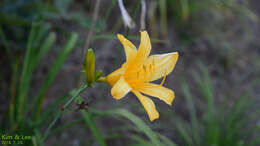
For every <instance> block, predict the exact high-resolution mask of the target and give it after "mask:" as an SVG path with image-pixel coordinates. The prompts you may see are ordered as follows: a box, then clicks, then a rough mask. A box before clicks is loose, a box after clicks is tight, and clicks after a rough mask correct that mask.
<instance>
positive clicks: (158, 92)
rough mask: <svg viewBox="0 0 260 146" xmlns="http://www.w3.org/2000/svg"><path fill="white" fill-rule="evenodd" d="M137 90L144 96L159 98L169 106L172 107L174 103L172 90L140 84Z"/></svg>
mask: <svg viewBox="0 0 260 146" xmlns="http://www.w3.org/2000/svg"><path fill="white" fill-rule="evenodd" d="M135 89H136V90H138V91H140V92H142V93H144V94H147V95H150V96H153V97H157V98H159V99H160V100H163V101H164V102H165V103H167V104H169V105H172V101H173V100H174V97H175V96H174V92H173V91H172V90H171V89H168V88H165V87H163V86H160V85H157V84H153V83H142V84H138V85H137V86H136V88H135Z"/></svg>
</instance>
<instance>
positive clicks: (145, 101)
mask: <svg viewBox="0 0 260 146" xmlns="http://www.w3.org/2000/svg"><path fill="white" fill-rule="evenodd" d="M133 93H134V94H135V95H136V96H137V98H138V99H139V101H140V102H141V104H142V105H143V106H144V109H145V110H146V112H147V113H148V116H149V119H150V121H153V120H155V119H158V118H159V113H158V111H157V110H156V107H155V104H154V102H153V101H152V100H151V99H150V98H148V97H146V96H143V95H142V94H141V93H140V92H138V91H133Z"/></svg>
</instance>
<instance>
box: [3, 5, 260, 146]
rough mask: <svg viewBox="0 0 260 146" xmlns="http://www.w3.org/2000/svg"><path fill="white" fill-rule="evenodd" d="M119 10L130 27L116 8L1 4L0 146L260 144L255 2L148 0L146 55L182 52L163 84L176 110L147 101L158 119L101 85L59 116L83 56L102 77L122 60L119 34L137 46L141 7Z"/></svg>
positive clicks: (259, 12) (259, 30) (258, 9)
mask: <svg viewBox="0 0 260 146" xmlns="http://www.w3.org/2000/svg"><path fill="white" fill-rule="evenodd" d="M123 2H124V5H125V7H126V10H127V11H128V13H129V15H130V16H131V17H132V19H133V22H134V23H135V25H136V27H135V28H131V29H130V28H127V27H125V26H124V22H123V19H122V16H121V13H120V9H119V6H118V1H117V0H95V1H94V0H92V1H91V0H45V1H43V0H1V1H0V52H1V53H0V65H1V72H0V81H1V82H0V89H1V90H0V121H1V123H0V126H1V128H0V130H1V131H0V134H1V138H2V139H1V144H2V145H7V144H6V143H4V142H6V141H8V140H6V139H5V140H4V139H3V135H16V134H17V135H20V136H30V138H29V139H28V140H21V142H20V144H14V142H12V145H28V146H29V145H34V146H38V145H40V146H43V145H64V146H71V145H73V146H96V145H100V146H104V145H108V146H122V145H127V146H128V145H129V146H153V145H159V146H164V145H165V146H176V145H180V146H186V145H188V146H193V145H194V146H249V145H250V146H254V145H255V146H256V145H260V139H259V136H260V132H259V130H260V125H259V121H260V119H259V116H260V115H259V114H260V110H259V105H260V98H259V95H260V57H259V56H260V41H259V38H260V25H259V16H260V2H259V1H258V0H196V1H194V0H145V2H146V18H145V21H144V22H145V29H146V30H147V31H148V33H149V34H150V37H151V40H152V54H158V53H159V54H161V53H168V52H175V51H178V52H179V53H180V57H179V60H178V62H177V64H176V66H175V69H174V70H173V72H172V73H171V74H170V75H168V76H167V80H166V82H165V86H166V87H168V88H171V89H173V90H174V92H175V100H174V102H173V106H172V107H169V106H168V105H166V104H165V103H163V102H162V101H160V100H157V99H155V98H153V97H151V98H152V100H153V101H155V104H156V106H157V109H158V111H159V113H160V118H159V119H158V120H156V121H154V122H150V121H149V119H148V116H147V115H146V112H145V111H144V108H143V107H142V105H141V104H140V103H139V101H138V100H137V98H136V97H135V96H134V95H132V94H128V95H127V96H126V97H125V98H123V99H122V100H118V101H116V100H114V99H113V98H112V96H111V94H110V90H111V87H109V86H108V85H105V84H102V83H99V84H98V83H96V84H94V86H93V88H89V89H87V90H86V91H85V92H83V93H82V94H81V96H80V97H78V98H77V99H76V100H75V101H74V102H72V104H70V105H69V106H68V108H66V109H65V110H64V111H63V110H62V109H63V108H62V106H64V104H65V103H66V101H68V100H69V97H70V96H73V95H76V94H77V92H79V90H77V88H78V87H79V85H80V83H81V81H82V80H83V79H84V76H83V74H82V72H81V71H82V60H83V57H84V55H83V54H84V53H83V52H84V48H92V49H93V50H94V52H95V56H96V68H97V69H100V70H103V75H107V74H109V73H111V72H112V71H113V70H115V69H117V68H119V67H120V65H121V64H122V63H123V61H124V59H125V56H124V50H123V47H122V46H121V44H120V42H119V41H118V40H117V38H116V34H118V33H120V34H123V35H124V36H126V37H127V38H128V39H130V40H131V41H133V42H134V44H135V45H136V46H138V45H139V39H140V36H139V30H140V29H141V24H140V23H141V21H142V20H140V18H141V8H142V4H141V0H131V1H130V0H128V1H127V0H124V1H123ZM81 101H85V102H87V103H88V109H89V110H88V112H86V111H85V110H76V109H77V103H80V102H81ZM18 141H19V140H18Z"/></svg>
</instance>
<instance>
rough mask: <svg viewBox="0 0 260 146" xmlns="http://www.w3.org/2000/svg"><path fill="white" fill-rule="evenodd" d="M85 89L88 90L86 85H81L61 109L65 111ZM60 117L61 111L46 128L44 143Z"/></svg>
mask: <svg viewBox="0 0 260 146" xmlns="http://www.w3.org/2000/svg"><path fill="white" fill-rule="evenodd" d="M86 88H88V85H87V84H85V83H84V84H82V85H81V87H80V88H79V89H78V90H77V91H76V92H75V93H74V95H73V96H72V97H71V98H70V99H69V100H68V101H67V102H66V103H65V104H64V106H63V108H64V109H66V108H67V107H68V106H69V105H70V104H71V102H72V101H74V100H75V99H76V98H77V97H78V96H79V95H80V94H81V93H82V92H83V91H84V90H85V89H86ZM60 116H61V111H58V113H57V115H56V116H55V118H54V119H53V120H52V122H51V124H50V125H49V126H48V128H47V130H46V131H45V133H44V135H43V139H42V141H44V140H45V139H46V138H47V137H48V136H49V133H50V130H51V128H52V127H53V126H54V125H55V123H56V122H57V120H58V119H59V118H60Z"/></svg>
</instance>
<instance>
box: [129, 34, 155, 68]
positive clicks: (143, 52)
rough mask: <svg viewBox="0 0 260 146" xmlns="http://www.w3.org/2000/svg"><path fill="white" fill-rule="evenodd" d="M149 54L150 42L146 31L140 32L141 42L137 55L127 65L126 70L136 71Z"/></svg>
mask: <svg viewBox="0 0 260 146" xmlns="http://www.w3.org/2000/svg"><path fill="white" fill-rule="evenodd" d="M150 52H151V42H150V38H149V35H148V33H147V32H146V31H141V42H140V46H139V48H138V51H137V54H136V57H135V59H134V60H133V62H131V64H129V66H128V69H127V70H136V69H138V68H140V67H142V65H143V64H144V61H145V60H146V59H147V57H148V56H149V54H150Z"/></svg>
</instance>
